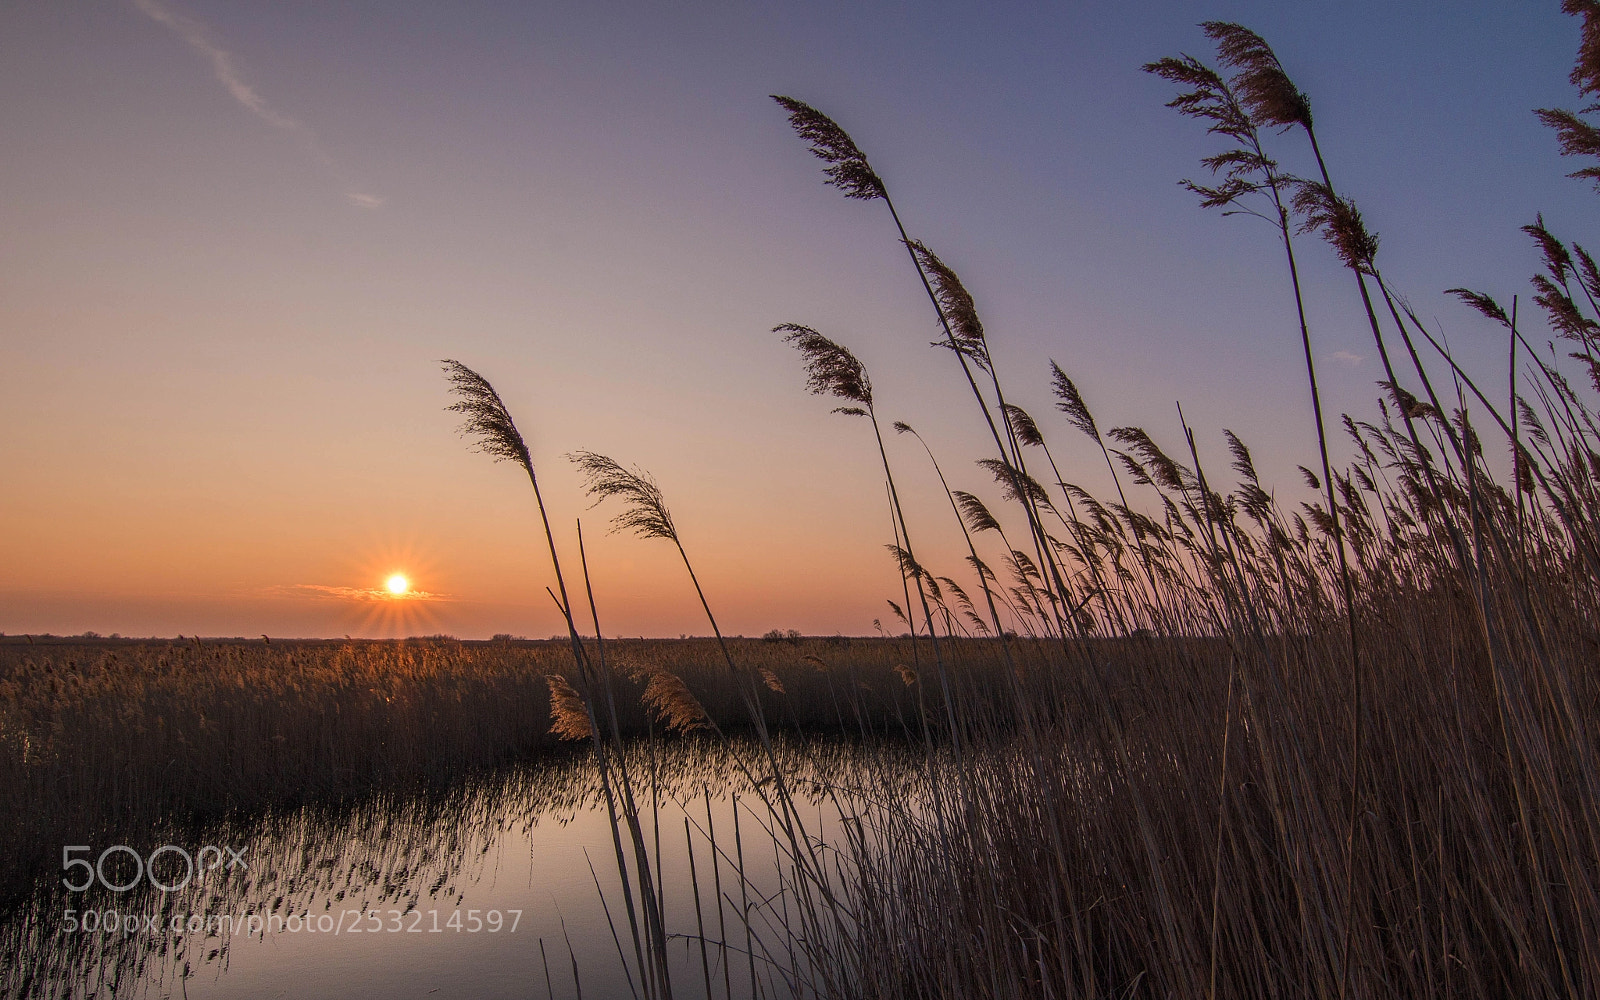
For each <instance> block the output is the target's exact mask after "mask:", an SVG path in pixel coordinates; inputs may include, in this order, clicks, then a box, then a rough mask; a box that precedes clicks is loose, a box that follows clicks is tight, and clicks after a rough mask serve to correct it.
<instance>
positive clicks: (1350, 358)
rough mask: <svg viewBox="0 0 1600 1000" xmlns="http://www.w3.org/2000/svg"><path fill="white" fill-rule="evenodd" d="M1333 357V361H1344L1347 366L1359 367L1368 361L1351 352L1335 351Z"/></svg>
mask: <svg viewBox="0 0 1600 1000" xmlns="http://www.w3.org/2000/svg"><path fill="white" fill-rule="evenodd" d="M1331 356H1332V358H1333V360H1335V361H1343V362H1344V363H1345V364H1347V365H1359V364H1360V363H1361V362H1363V361H1365V360H1366V359H1365V358H1363V357H1362V356H1361V355H1359V354H1351V353H1350V352H1349V351H1334V352H1333V354H1332V355H1331Z"/></svg>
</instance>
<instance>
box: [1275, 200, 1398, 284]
mask: <svg viewBox="0 0 1600 1000" xmlns="http://www.w3.org/2000/svg"><path fill="white" fill-rule="evenodd" d="M1294 207H1295V209H1296V210H1298V211H1299V212H1300V215H1301V223H1300V231H1301V232H1302V233H1313V232H1314V233H1320V234H1321V235H1322V238H1323V239H1324V240H1327V241H1328V245H1329V246H1331V247H1333V249H1334V252H1335V253H1337V254H1338V255H1339V259H1340V260H1342V261H1344V265H1345V266H1346V267H1348V268H1350V269H1352V270H1355V271H1360V272H1362V273H1364V274H1374V273H1376V272H1375V271H1374V267H1375V265H1374V264H1373V258H1374V257H1376V256H1377V253H1378V237H1377V236H1376V235H1374V234H1372V233H1369V232H1367V227H1366V224H1365V223H1364V222H1362V221H1361V212H1360V211H1359V210H1357V208H1356V206H1355V203H1354V202H1352V201H1350V200H1349V199H1348V198H1344V197H1341V196H1339V195H1338V194H1335V193H1334V191H1333V189H1332V188H1330V187H1328V186H1327V185H1326V184H1321V183H1318V182H1315V181H1304V180H1303V181H1300V183H1299V185H1298V187H1297V189H1296V190H1295V195H1294Z"/></svg>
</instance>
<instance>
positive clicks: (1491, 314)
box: [1444, 288, 1511, 329]
mask: <svg viewBox="0 0 1600 1000" xmlns="http://www.w3.org/2000/svg"><path fill="white" fill-rule="evenodd" d="M1444 293H1445V294H1446V295H1454V296H1455V297H1456V298H1458V299H1460V300H1461V301H1462V302H1465V303H1466V304H1467V305H1469V306H1471V307H1472V308H1474V309H1476V310H1478V312H1480V313H1482V314H1483V315H1484V316H1486V317H1488V318H1489V319H1492V320H1494V321H1495V322H1496V323H1499V324H1500V325H1501V326H1504V327H1506V328H1507V329H1510V328H1511V320H1510V318H1509V317H1507V316H1506V311H1505V310H1504V309H1502V308H1500V303H1498V302H1496V301H1495V300H1494V299H1491V298H1490V297H1489V296H1487V295H1485V294H1483V293H1482V292H1474V291H1472V290H1471V289H1469V288H1447V289H1445V291H1444Z"/></svg>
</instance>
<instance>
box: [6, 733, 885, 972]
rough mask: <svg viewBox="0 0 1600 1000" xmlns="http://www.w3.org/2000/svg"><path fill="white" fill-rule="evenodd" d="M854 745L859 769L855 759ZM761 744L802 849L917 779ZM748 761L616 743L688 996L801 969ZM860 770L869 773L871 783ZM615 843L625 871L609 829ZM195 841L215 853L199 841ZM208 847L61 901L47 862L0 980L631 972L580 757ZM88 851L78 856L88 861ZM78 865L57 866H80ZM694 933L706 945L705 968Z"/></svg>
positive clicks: (602, 827) (603, 832)
mask: <svg viewBox="0 0 1600 1000" xmlns="http://www.w3.org/2000/svg"><path fill="white" fill-rule="evenodd" d="M869 753H870V754H871V757H872V760H873V761H874V764H875V766H873V767H872V768H870V769H869V768H866V767H864V766H862V765H863V763H864V761H865V759H866V755H868V754H869ZM779 758H780V764H781V767H782V770H783V772H784V773H785V775H786V776H787V780H788V781H789V783H790V787H791V788H792V790H793V800H794V802H795V804H796V809H797V812H798V813H799V815H800V817H801V820H802V823H803V827H804V831H805V841H804V842H805V844H806V845H808V846H807V847H805V848H803V849H804V850H807V851H817V850H820V851H824V852H826V851H828V850H829V849H831V848H837V847H840V846H841V845H842V844H843V838H842V836H841V814H856V813H859V812H860V811H861V809H862V806H863V804H864V803H866V802H868V801H869V800H870V799H871V798H872V797H873V796H881V795H885V794H888V795H897V794H898V795H901V796H902V799H901V800H902V801H903V795H904V794H906V790H905V788H899V789H890V788H886V787H885V784H884V783H885V782H889V781H897V780H907V781H909V780H910V779H909V776H910V775H911V774H912V773H914V768H913V767H912V766H911V764H912V761H913V758H911V757H909V756H908V755H906V754H904V753H901V754H900V755H898V756H897V755H896V754H895V753H893V752H891V751H888V750H884V749H881V748H880V749H877V750H873V751H870V752H869V751H866V750H864V749H862V748H859V747H854V748H853V747H851V746H849V745H845V744H821V745H812V746H810V747H808V748H806V749H800V748H798V747H794V746H780V748H779ZM761 760H762V755H761V754H760V753H759V751H758V748H756V747H754V746H752V745H750V744H733V745H731V746H723V745H720V744H717V743H713V742H709V741H681V742H676V743H672V744H668V745H666V746H658V747H657V748H656V749H655V750H654V751H647V750H646V749H645V748H642V747H636V748H634V749H633V750H632V751H631V752H630V754H629V755H628V764H629V768H630V774H631V776H632V778H633V784H634V789H635V795H636V796H637V801H638V804H639V808H640V811H641V814H642V832H643V835H644V840H645V843H646V845H647V849H648V852H649V854H650V855H651V857H650V867H651V869H652V872H653V876H654V877H655V878H657V879H658V880H659V881H658V883H657V884H658V885H659V887H660V899H661V903H662V908H663V912H664V914H665V917H664V924H665V926H666V928H667V931H668V933H669V945H668V953H669V972H670V975H671V978H672V982H673V988H674V992H675V993H676V994H677V995H679V996H689V997H698V996H704V995H705V994H706V980H707V978H709V979H710V980H711V984H712V990H711V993H712V995H714V996H718V997H720V996H724V995H725V993H726V994H728V995H731V996H732V997H740V996H749V995H750V994H751V977H752V967H753V968H754V974H755V977H756V979H757V980H758V981H759V982H760V983H761V984H762V985H761V986H760V989H761V990H762V991H763V992H765V993H767V994H768V995H773V994H774V993H778V994H782V993H787V992H788V989H787V986H786V984H787V983H788V982H789V981H790V980H792V979H793V978H794V976H795V975H796V974H797V973H798V974H799V975H800V976H801V977H802V978H804V976H805V975H806V970H805V961H804V958H803V956H799V957H797V956H791V955H789V954H788V953H787V952H786V951H781V950H780V949H779V948H778V946H777V944H776V942H777V941H779V940H782V939H783V938H784V937H785V936H786V935H784V934H783V933H781V931H782V928H783V927H784V926H785V925H791V926H792V925H793V923H794V921H795V920H796V918H797V912H798V906H797V905H796V900H795V897H794V886H793V885H792V883H791V881H790V876H791V875H792V870H793V869H792V866H791V865H790V863H789V859H788V857H787V854H788V852H789V851H790V849H791V848H790V841H789V839H788V837H787V836H785V835H782V834H781V833H778V834H776V835H775V832H776V831H774V829H773V828H772V820H771V813H770V812H769V811H768V807H767V806H765V805H763V803H762V801H761V796H760V794H758V791H759V793H764V794H765V795H766V796H767V797H768V798H770V797H771V793H772V788H773V786H772V784H771V783H770V781H766V782H764V783H763V785H762V787H761V788H760V789H759V790H758V789H757V788H756V787H755V786H754V785H752V783H751V781H750V777H751V774H752V772H753V773H754V774H758V775H759V774H764V770H763V769H762V767H761V765H760V761H761ZM740 762H743V763H744V765H745V769H743V770H741V768H740V766H739V763H740ZM886 762H888V763H896V764H898V765H900V766H892V767H885V766H884V764H885V763H886ZM868 773H870V774H871V775H872V780H873V781H874V782H876V783H877V784H876V786H875V788H874V790H873V791H872V792H871V793H870V794H869V792H868V791H867V790H866V789H865V788H864V787H863V781H864V776H865V775H867V774H868ZM896 775H898V776H899V777H898V778H897V777H895V776H896ZM652 776H653V777H654V780H653V781H652ZM858 779H859V780H858ZM652 786H654V789H655V795H654V796H652V794H651V791H652ZM736 803H737V814H738V845H739V846H738V847H736V846H735V829H734V825H735V812H736V805H735V804H736ZM686 824H687V827H686ZM622 837H623V846H624V851H625V852H626V856H627V857H628V865H629V868H630V870H636V865H635V864H634V861H633V857H632V849H631V847H630V846H629V840H628V836H627V833H626V828H625V827H624V828H623V834H622ZM713 837H714V838H715V850H714V849H713V842H712V838H713ZM204 844H213V845H217V846H216V847H213V848H212V849H211V850H209V851H205V852H201V851H200V848H201V847H203V846H204ZM204 844H199V843H195V844H187V845H177V846H183V847H185V848H186V850H188V852H189V854H190V856H191V857H197V858H199V859H200V860H201V867H202V873H201V875H202V877H199V878H196V879H194V880H193V881H191V882H190V883H189V884H188V885H187V886H184V887H182V888H181V889H178V890H177V891H170V892H163V891H159V890H157V889H155V888H152V887H151V886H150V884H149V880H148V877H147V878H146V879H145V880H144V881H143V882H141V884H140V885H139V886H138V887H136V888H133V889H129V890H127V891H122V892H113V891H109V890H107V889H105V888H103V887H100V886H93V887H91V888H90V889H89V890H87V891H85V892H81V893H74V892H70V891H68V889H66V888H65V887H63V886H62V885H61V882H60V880H59V879H57V878H55V877H53V876H52V877H50V878H47V879H43V880H41V882H40V883H39V884H38V885H37V886H36V887H35V890H34V892H33V895H32V897H31V899H30V900H29V901H28V902H27V903H26V904H25V905H24V906H23V907H22V908H21V909H20V910H19V911H18V912H16V913H13V914H12V915H10V916H9V917H7V918H5V922H4V923H3V924H0V955H4V956H5V958H4V959H0V961H4V963H5V965H4V969H3V972H0V992H3V993H4V994H5V995H7V996H13V995H15V996H30V997H31V996H38V997H88V996H100V997H104V996H130V997H166V996H172V997H193V998H196V1000H199V998H206V997H230V998H231V997H239V998H263V1000H264V998H270V997H289V996H297V997H301V996H342V997H352V998H356V997H374V998H376V997H384V998H391V997H429V996H473V997H481V998H500V997H505V998H511V997H516V998H527V997H544V996H546V995H551V996H554V997H573V996H577V995H578V994H579V989H580V985H581V991H582V993H583V994H584V995H587V996H598V997H626V996H630V995H632V991H633V990H634V989H637V988H638V985H639V984H638V983H637V982H636V981H633V980H634V979H636V978H637V976H638V975H639V970H638V968H637V965H636V963H635V962H634V961H633V955H634V952H633V943H632V941H633V939H632V937H631V935H630V932H629V928H628V922H627V917H626V915H625V914H626V910H625V903H624V898H623V892H622V884H621V880H620V878H619V875H618V871H617V859H616V852H615V849H614V841H613V836H612V825H611V822H610V819H609V816H608V812H607V809H606V805H605V800H604V797H603V795H601V794H600V785H599V781H598V777H597V771H596V768H595V767H594V766H593V763H592V762H591V761H590V760H589V758H587V757H583V756H578V757H574V758H571V759H566V760H561V761H552V762H544V763H539V764H533V765H525V766H518V767H515V768H509V769H507V770H504V771H502V772H500V773H498V774H494V775H491V776H487V777H480V778H476V779H473V780H471V781H467V782H463V783H462V784H461V785H459V786H457V787H454V788H451V789H448V790H446V791H443V792H433V793H429V794H426V795H417V796H413V797H407V798H392V797H391V798H382V799H378V800H375V801H369V802H365V803H362V804H360V805H357V806H353V807H347V808H342V809H336V810H330V809H312V808H307V809H301V810H296V811H293V812H289V813H286V814H283V815H278V816H271V817H267V818H265V819H262V820H259V821H255V822H252V823H249V824H222V825H219V826H216V827H213V828H211V829H208V830H206V831H205V835H204ZM218 848H221V849H218ZM228 848H231V849H232V852H237V854H238V856H239V858H241V859H242V860H241V861H236V862H234V867H233V870H231V871H230V870H228V868H227V866H226V865H225V864H223V863H222V862H223V861H224V860H227V859H229V858H230V857H231V853H230V852H227V849H228ZM741 849H742V870H743V873H744V878H743V880H741V878H740V875H739V872H740V869H741V861H740V855H741ZM101 850H103V847H102V846H101V845H95V846H94V847H93V848H92V849H91V851H88V852H79V853H78V855H76V856H80V857H86V858H89V859H90V860H94V859H95V858H96V856H97V855H98V854H99V852H100V851H101ZM691 852H692V854H693V866H694V870H693V874H691ZM143 853H144V854H146V855H147V856H148V854H149V849H148V848H146V849H144V851H143ZM830 857H833V856H831V855H830ZM829 864H830V866H831V865H832V864H833V861H831V860H830V862H829ZM244 865H248V868H245V867H244ZM102 867H103V875H104V876H105V877H106V879H107V881H109V882H111V883H113V884H122V883H126V882H128V881H130V880H131V879H132V877H133V876H134V874H135V873H136V872H135V862H134V861H133V855H132V853H131V852H127V851H120V852H115V851H114V852H113V853H112V854H110V855H108V856H107V857H106V859H105V861H104V862H103V866H102ZM207 867H210V868H211V870H210V871H204V870H203V869H205V868H207ZM186 871H187V869H186V867H185V862H184V861H183V860H182V855H181V854H180V853H179V852H177V851H170V850H169V851H166V852H164V854H163V855H162V856H161V857H160V858H158V859H157V860H156V861H155V862H154V863H153V866H152V871H151V874H152V875H155V876H156V877H157V879H158V880H159V881H161V882H162V883H164V884H167V885H178V884H180V883H181V882H182V879H183V876H184V874H185V872H186ZM85 872H86V870H85V869H84V868H83V867H78V868H75V869H74V870H73V872H71V873H70V874H68V876H67V877H68V878H69V879H71V880H73V881H74V882H78V881H81V880H83V879H84V878H85ZM719 882H720V887H721V890H722V891H721V897H720V899H719V898H718V895H717V892H716V890H717V887H718V884H719ZM637 886H638V883H637V881H634V882H632V887H633V889H634V892H635V902H636V903H638V902H640V900H639V896H638V889H637ZM697 891H698V897H699V903H700V916H699V918H698V919H697V916H696V912H695V902H696V894H697ZM719 911H720V912H719ZM746 911H748V913H749V914H750V921H749V922H750V925H751V927H752V928H753V933H754V938H753V939H752V940H753V942H754V947H753V950H754V951H755V953H756V954H755V957H754V960H753V961H752V959H751V957H750V955H749V954H748V953H747V952H746V950H745V948H746V936H745V929H744V928H745V923H744V922H743V919H742V914H743V913H744V912H746ZM90 914H93V916H91V915H90ZM719 917H720V922H719ZM108 928H109V929H108ZM724 928H725V931H724ZM702 931H703V937H704V938H708V939H710V943H708V944H707V946H706V951H705V958H704V960H702V952H701V947H700V941H701V939H702ZM724 933H725V934H726V937H724ZM724 940H725V941H726V942H727V945H728V946H727V947H723V946H722V945H721V944H720V942H722V941H724ZM762 942H767V943H766V944H765V945H763V944H762ZM767 948H771V949H772V950H773V953H771V954H769V953H767V951H766V950H765V949H767ZM630 977H631V978H630Z"/></svg>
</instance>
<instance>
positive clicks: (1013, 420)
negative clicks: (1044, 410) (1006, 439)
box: [1005, 403, 1044, 447]
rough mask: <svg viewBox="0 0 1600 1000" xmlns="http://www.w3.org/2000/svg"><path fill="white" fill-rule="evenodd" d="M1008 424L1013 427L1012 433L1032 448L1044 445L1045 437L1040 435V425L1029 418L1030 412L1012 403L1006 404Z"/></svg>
mask: <svg viewBox="0 0 1600 1000" xmlns="http://www.w3.org/2000/svg"><path fill="white" fill-rule="evenodd" d="M1005 414H1006V422H1007V423H1008V424H1010V425H1011V433H1013V434H1015V435H1016V436H1017V440H1018V441H1021V442H1022V443H1023V444H1025V445H1029V446H1030V447H1038V446H1040V445H1043V444H1044V435H1043V434H1041V433H1039V425H1038V424H1036V423H1034V422H1033V418H1032V417H1030V416H1028V411H1027V410H1024V409H1023V408H1022V407H1020V406H1015V405H1013V404H1011V403H1007V404H1005Z"/></svg>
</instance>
